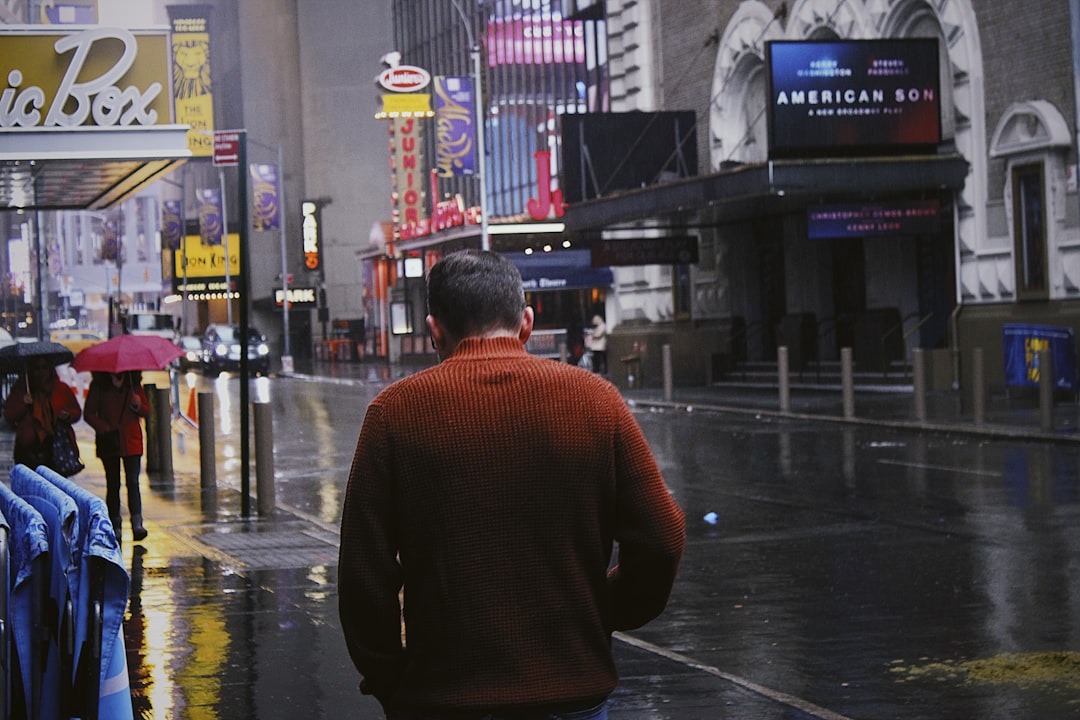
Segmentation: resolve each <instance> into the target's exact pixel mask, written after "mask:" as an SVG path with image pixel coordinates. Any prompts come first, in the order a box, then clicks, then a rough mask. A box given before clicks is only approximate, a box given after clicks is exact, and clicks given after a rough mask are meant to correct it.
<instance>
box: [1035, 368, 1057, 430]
mask: <svg viewBox="0 0 1080 720" xmlns="http://www.w3.org/2000/svg"><path fill="white" fill-rule="evenodd" d="M1038 358H1039V428H1040V429H1041V430H1042V431H1043V432H1053V431H1054V356H1053V355H1052V354H1051V353H1050V351H1049V350H1039V352H1038Z"/></svg>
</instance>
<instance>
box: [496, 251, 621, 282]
mask: <svg viewBox="0 0 1080 720" xmlns="http://www.w3.org/2000/svg"><path fill="white" fill-rule="evenodd" d="M508 257H509V258H510V260H511V261H513V263H514V265H515V266H517V269H518V271H519V272H521V280H522V282H523V283H524V285H525V291H526V292H549V291H556V290H590V289H592V288H609V287H611V285H612V282H613V280H612V275H611V268H608V267H593V266H592V260H591V253H590V252H589V251H588V250H552V251H551V252H546V253H544V252H536V253H533V254H532V255H526V254H525V253H523V252H517V253H512V254H509V255H508Z"/></svg>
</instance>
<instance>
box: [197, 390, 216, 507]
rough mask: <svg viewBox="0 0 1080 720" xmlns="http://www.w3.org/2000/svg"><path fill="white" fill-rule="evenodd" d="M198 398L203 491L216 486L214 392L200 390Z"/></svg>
mask: <svg viewBox="0 0 1080 720" xmlns="http://www.w3.org/2000/svg"><path fill="white" fill-rule="evenodd" d="M198 400H199V405H198V408H199V475H200V480H199V484H200V487H201V488H202V489H203V491H206V490H214V489H216V488H217V464H216V456H217V448H216V446H215V442H216V441H215V439H214V432H215V430H214V393H212V392H200V393H199V396H198Z"/></svg>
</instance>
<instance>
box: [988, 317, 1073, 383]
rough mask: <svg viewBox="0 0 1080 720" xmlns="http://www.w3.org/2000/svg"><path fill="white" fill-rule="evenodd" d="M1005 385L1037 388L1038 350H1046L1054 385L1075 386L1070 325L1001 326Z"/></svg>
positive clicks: (1040, 371)
mask: <svg viewBox="0 0 1080 720" xmlns="http://www.w3.org/2000/svg"><path fill="white" fill-rule="evenodd" d="M1002 347H1003V350H1004V352H1005V384H1006V385H1009V386H1012V387H1017V386H1030V387H1038V385H1039V380H1040V378H1041V377H1042V368H1040V367H1039V351H1041V350H1048V351H1050V357H1051V361H1052V362H1053V371H1054V387H1055V388H1057V389H1059V390H1070V391H1072V390H1075V389H1076V338H1075V335H1074V333H1073V330H1072V328H1068V327H1057V326H1053V325H1014V324H1010V325H1005V326H1004V329H1003V337H1002Z"/></svg>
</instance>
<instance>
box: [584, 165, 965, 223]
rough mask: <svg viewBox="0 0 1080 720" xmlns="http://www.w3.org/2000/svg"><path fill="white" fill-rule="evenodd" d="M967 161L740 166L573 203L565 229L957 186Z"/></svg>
mask: <svg viewBox="0 0 1080 720" xmlns="http://www.w3.org/2000/svg"><path fill="white" fill-rule="evenodd" d="M967 174H968V163H967V161H966V160H965V159H964V158H963V156H961V155H959V154H955V153H954V154H949V155H928V156H911V157H896V158H851V159H839V158H829V159H822V160H790V161H775V160H774V161H769V162H767V163H760V164H755V165H740V166H736V167H733V168H730V169H725V170H722V171H720V172H718V173H714V174H711V175H702V176H697V177H691V178H685V179H682V180H675V181H673V182H670V183H665V184H662V185H651V186H648V187H644V188H640V189H634V190H629V191H625V192H620V193H618V194H615V195H611V196H608V197H604V198H600V199H597V200H588V201H585V202H580V203H575V204H573V205H570V206H569V207H568V208H567V209H566V215H565V217H564V218H563V219H564V221H565V222H566V229H567V231H568V232H586V231H599V230H603V229H604V228H606V227H609V226H613V225H619V224H623V223H629V222H634V221H639V220H645V219H649V218H667V219H674V221H675V224H674V225H672V227H675V226H677V224H678V222H680V221H683V222H689V221H690V216H691V215H693V216H694V218H695V219H694V221H695V222H698V223H712V224H717V225H720V224H725V223H729V222H738V221H740V220H745V219H748V218H752V217H764V216H767V215H776V214H782V213H785V212H793V211H797V210H799V209H802V208H805V207H806V206H807V205H808V204H811V203H820V202H827V201H829V200H835V199H838V198H846V199H851V198H865V199H873V198H881V197H890V196H898V195H910V194H913V193H939V192H941V191H944V190H949V191H955V190H960V189H962V188H963V187H964V180H965V178H966V177H967Z"/></svg>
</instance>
